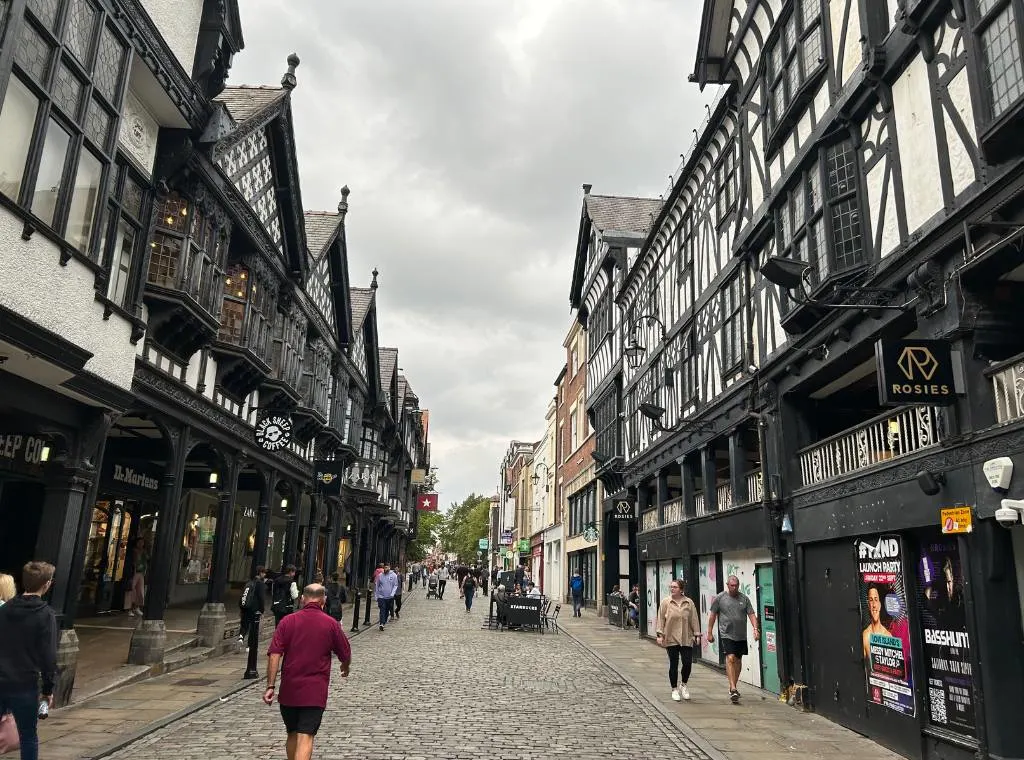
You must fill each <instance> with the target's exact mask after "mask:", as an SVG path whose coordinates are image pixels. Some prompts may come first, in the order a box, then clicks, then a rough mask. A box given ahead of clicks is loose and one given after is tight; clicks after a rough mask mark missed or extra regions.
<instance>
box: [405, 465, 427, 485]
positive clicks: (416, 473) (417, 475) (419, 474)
mask: <svg viewBox="0 0 1024 760" xmlns="http://www.w3.org/2000/svg"><path fill="white" fill-rule="evenodd" d="M426 479H427V471H426V470H423V469H414V470H413V471H412V473H411V474H410V476H409V482H410V483H412V484H413V485H414V486H416V485H419V484H420V483H423V482H425V481H426Z"/></svg>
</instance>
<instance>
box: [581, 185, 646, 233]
mask: <svg viewBox="0 0 1024 760" xmlns="http://www.w3.org/2000/svg"><path fill="white" fill-rule="evenodd" d="M584 203H585V204H586V207H587V213H588V214H590V219H591V221H592V223H593V225H594V227H596V228H597V229H598V230H600V231H601V232H604V231H606V230H619V231H621V232H638V233H645V234H646V233H647V232H648V231H650V229H651V225H652V224H653V220H654V219H656V218H657V217H658V214H659V213H660V212H661V206H662V203H663V201H661V200H659V199H658V198H630V197H619V196H614V195H589V194H588V195H586V196H584Z"/></svg>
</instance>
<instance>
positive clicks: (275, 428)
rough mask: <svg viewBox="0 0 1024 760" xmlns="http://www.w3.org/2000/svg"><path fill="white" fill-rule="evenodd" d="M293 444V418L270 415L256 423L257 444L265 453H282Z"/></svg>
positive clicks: (284, 415)
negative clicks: (281, 451) (282, 450)
mask: <svg viewBox="0 0 1024 760" xmlns="http://www.w3.org/2000/svg"><path fill="white" fill-rule="evenodd" d="M291 442H292V418H291V417H289V416H288V415H286V414H268V415H266V416H265V417H261V418H260V419H259V420H257V421H256V444H257V445H258V446H259V447H260V448H261V449H263V450H264V451H280V450H281V449H283V448H284V447H285V446H287V445H288V444H289V443H291Z"/></svg>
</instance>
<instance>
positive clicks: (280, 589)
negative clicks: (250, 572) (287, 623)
mask: <svg viewBox="0 0 1024 760" xmlns="http://www.w3.org/2000/svg"><path fill="white" fill-rule="evenodd" d="M298 598H299V587H298V586H297V585H296V583H295V565H287V566H286V567H285V569H284V572H283V573H281V574H280V575H279V576H277V577H276V578H275V579H274V586H273V596H272V598H271V604H270V610H271V612H273V613H274V624H275V625H281V620H283V619H284V616H285V615H287V614H288V613H289V612H291V611H292V610H294V609H295V600H296V599H298Z"/></svg>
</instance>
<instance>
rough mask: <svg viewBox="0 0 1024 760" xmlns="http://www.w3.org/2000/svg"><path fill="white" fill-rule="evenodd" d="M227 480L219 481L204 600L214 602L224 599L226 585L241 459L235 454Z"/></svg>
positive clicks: (228, 469)
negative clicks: (215, 528) (210, 561)
mask: <svg viewBox="0 0 1024 760" xmlns="http://www.w3.org/2000/svg"><path fill="white" fill-rule="evenodd" d="M227 471H228V478H227V482H226V483H225V482H221V489H220V494H219V496H218V509H217V532H216V533H215V534H214V539H213V568H212V570H211V572H210V582H209V584H207V586H206V601H207V603H209V604H216V603H218V602H223V601H224V592H225V591H226V590H227V586H228V563H229V560H230V557H231V535H232V529H231V528H232V526H231V523H232V519H231V518H232V517H234V508H235V499H236V497H237V496H238V477H239V475H240V474H241V472H242V460H241V458H240V457H238V456H237V455H234V456H232V457H231V460H230V461H229V462H228V465H227Z"/></svg>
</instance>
